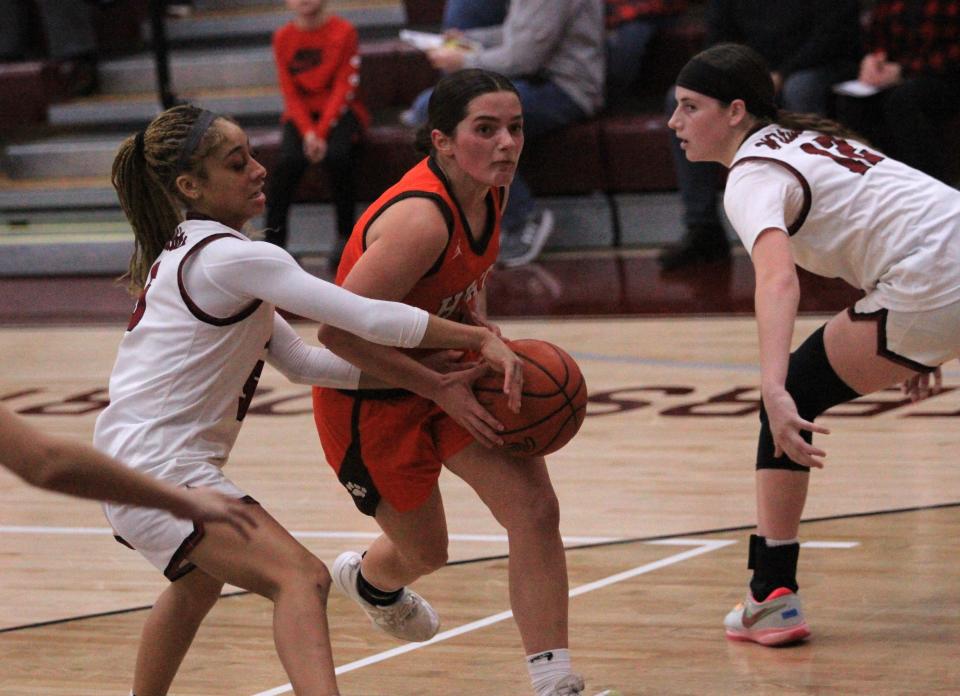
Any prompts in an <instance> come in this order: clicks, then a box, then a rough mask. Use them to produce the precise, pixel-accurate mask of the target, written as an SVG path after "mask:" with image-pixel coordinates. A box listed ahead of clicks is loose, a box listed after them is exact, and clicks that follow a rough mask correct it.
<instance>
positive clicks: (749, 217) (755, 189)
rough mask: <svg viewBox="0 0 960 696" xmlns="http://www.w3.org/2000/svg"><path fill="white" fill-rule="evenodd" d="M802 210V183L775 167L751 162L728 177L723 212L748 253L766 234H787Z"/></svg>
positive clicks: (738, 167) (734, 170)
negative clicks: (759, 238) (769, 230)
mask: <svg viewBox="0 0 960 696" xmlns="http://www.w3.org/2000/svg"><path fill="white" fill-rule="evenodd" d="M802 206H803V189H802V188H801V186H800V182H799V181H797V178H796V177H795V176H793V174H791V173H790V172H788V171H787V170H786V169H784V168H783V167H780V166H778V165H776V164H773V163H764V162H748V163H746V164H741V165H738V166H736V167H734V168H733V169H732V170H731V172H730V175H729V176H728V177H727V187H726V190H725V191H724V194H723V208H724V211H725V212H726V214H727V219H729V220H730V224H731V225H733V229H734V230H736V232H737V236H738V237H740V241H741V242H742V243H743V246H744V248H745V249H746V250H747V253H749V254H751V255H753V245H754V243H755V242H756V241H757V237H759V236H760V233H761V232H763V231H764V230H767V229H770V228H771V227H775V228H777V229H780V230H783V231H784V232H786V231H787V229H788V228H789V226H790V225H789V222H792V221H793V220H795V219H796V216H797V215H798V214H799V211H800V209H801V208H802Z"/></svg>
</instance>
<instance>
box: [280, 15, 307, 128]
mask: <svg viewBox="0 0 960 696" xmlns="http://www.w3.org/2000/svg"><path fill="white" fill-rule="evenodd" d="M288 43H290V39H289V35H288V34H287V33H285V32H284V31H283V28H280V29H279V30H277V32H276V33H275V34H274V35H273V59H274V61H275V62H276V66H277V81H278V82H279V83H280V93H281V94H282V95H283V103H284V110H285V111H286V112H287V114H288V115H289V116H290V119H291V120H292V121H293V124H294V125H295V126H296V127H297V130H298V131H300V135H301V136H305V135H306V134H307V132H308V131H310V130H311V129H312V128H313V119H311V118H310V109H309V107H307V104H306V102H304V101H303V97H302V96H300V91H299V90H298V89H297V85H296V84H295V83H294V81H293V77H291V75H290V71H289V70H288V69H287V59H286V56H287V55H288V54H289V50H288V47H287V44H288Z"/></svg>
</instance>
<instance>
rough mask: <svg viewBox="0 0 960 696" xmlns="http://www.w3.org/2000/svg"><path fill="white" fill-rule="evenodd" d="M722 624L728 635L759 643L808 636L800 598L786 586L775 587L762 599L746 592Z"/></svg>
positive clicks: (798, 638) (784, 641)
mask: <svg viewBox="0 0 960 696" xmlns="http://www.w3.org/2000/svg"><path fill="white" fill-rule="evenodd" d="M723 625H724V628H725V629H726V632H727V638H730V639H731V640H752V641H753V642H754V643H760V644H761V645H783V644H785V643H795V642H797V641H800V640H803V639H804V638H807V637H808V636H809V635H810V627H809V626H807V622H806V620H805V619H804V618H803V606H802V605H801V603H800V597H799V596H798V595H797V594H796V593H795V592H792V591H790V590H788V589H787V588H786V587H781V588H779V589H776V590H774V591H773V592H772V593H771V594H770V596H769V597H767V598H766V599H765V600H763V601H762V602H758V601H756V600H755V599H754V598H753V596H752V595H747V598H746V599H745V600H744V601H743V602H741V603H740V604H738V605H737V606H735V607H734V608H733V611H731V612H730V613H729V614H727V617H726V618H725V619H724V620H723Z"/></svg>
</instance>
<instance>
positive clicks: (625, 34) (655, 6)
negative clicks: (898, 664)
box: [604, 0, 687, 104]
mask: <svg viewBox="0 0 960 696" xmlns="http://www.w3.org/2000/svg"><path fill="white" fill-rule="evenodd" d="M604 4H605V5H606V24H607V103H608V104H609V103H613V102H615V101H617V100H618V99H622V98H624V97H628V96H630V94H631V93H632V91H633V88H634V87H635V86H636V84H637V80H638V78H639V77H640V70H641V68H642V66H643V58H644V56H645V55H646V53H647V48H648V47H649V46H650V41H651V40H652V39H653V37H654V36H655V35H656V33H657V30H658V29H660V27H661V26H662V25H663V23H664V22H665V21H669V18H672V17H676V16H677V15H680V14H682V13H683V12H684V11H685V10H686V9H687V2H686V0H605V3H604Z"/></svg>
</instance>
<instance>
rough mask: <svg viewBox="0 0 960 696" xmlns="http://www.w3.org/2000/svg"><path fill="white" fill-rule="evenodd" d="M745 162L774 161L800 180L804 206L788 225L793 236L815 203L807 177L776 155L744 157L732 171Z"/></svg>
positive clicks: (736, 163) (734, 165)
mask: <svg viewBox="0 0 960 696" xmlns="http://www.w3.org/2000/svg"><path fill="white" fill-rule="evenodd" d="M744 162H772V163H773V164H779V165H780V166H781V167H783V168H784V169H786V170H787V171H788V172H790V173H791V174H793V175H794V176H795V177H797V181H799V182H800V187H801V188H802V189H803V208H801V209H800V214H799V215H797V219H796V220H794V221H793V222H792V223H790V226H789V227H787V234H789V235H790V236H791V237H792V236H793V235H795V234H796V233H797V232H799V231H800V228H801V227H802V226H803V223H804V222H806V220H807V215H809V214H810V206H811V205H813V193H812V192H811V190H810V184H809V183H807V179H806V177H804V176H803V174H801V173H800V172H799V171H798V170H797V169H796V167H794V166H793V165H791V164H787V163H786V162H784V161H783V160H778V159H776V158H774V157H755V156H750V157H744V158H743V159H739V160H737V161H736V162H734V164H733V166H732V167H730V171H731V172H732V171H733V170H734V169H736V168H737V167H739V166H740V165H741V164H743V163H744Z"/></svg>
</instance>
